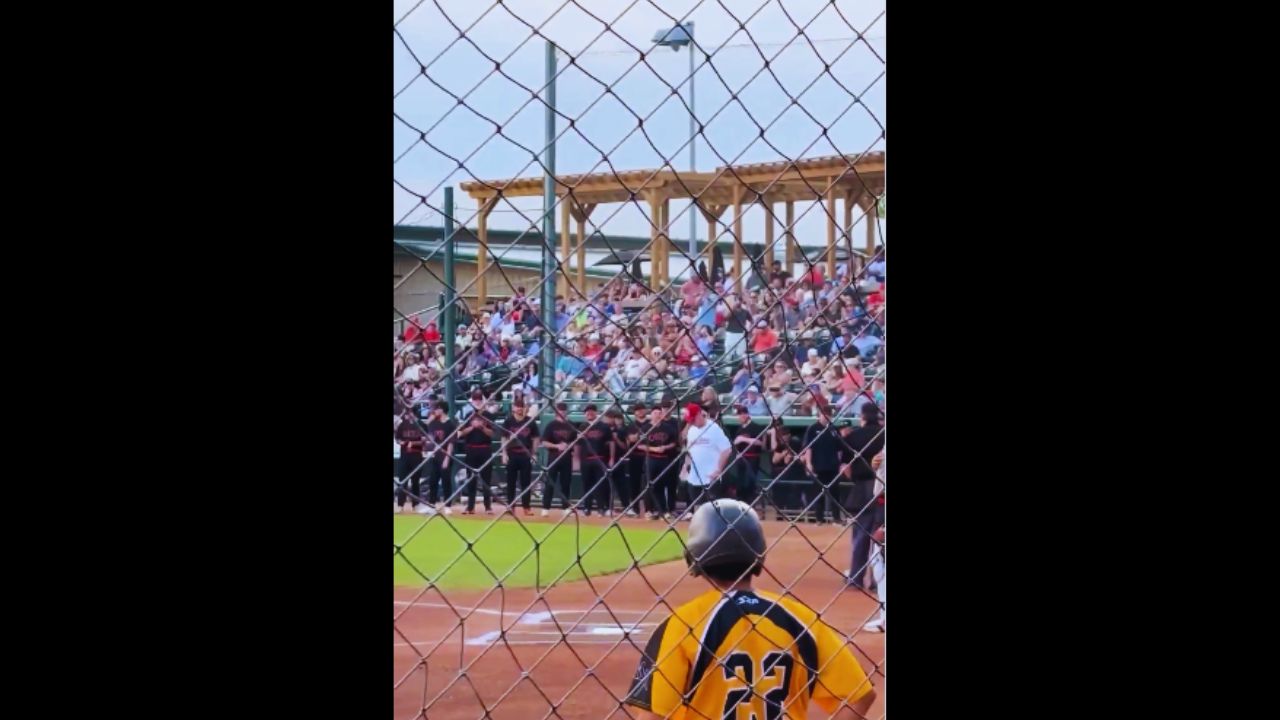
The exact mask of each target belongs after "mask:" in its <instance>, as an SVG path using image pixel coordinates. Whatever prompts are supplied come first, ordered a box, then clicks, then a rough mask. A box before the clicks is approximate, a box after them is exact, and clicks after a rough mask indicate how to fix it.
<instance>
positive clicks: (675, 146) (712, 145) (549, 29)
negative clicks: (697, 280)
mask: <svg viewBox="0 0 1280 720" xmlns="http://www.w3.org/2000/svg"><path fill="white" fill-rule="evenodd" d="M415 4H417V7H416V9H413V8H414V6H415ZM583 7H586V8H587V9H588V10H590V12H591V13H592V14H594V15H595V16H596V17H598V18H600V19H602V20H605V21H607V22H608V23H609V25H610V28H611V29H610V30H609V31H605V29H604V25H602V24H601V23H600V22H599V21H597V20H595V19H593V18H592V17H591V16H590V15H588V14H587V12H586V11H584V10H583V9H582V8H583ZM726 7H727V8H729V9H726ZM411 9H412V11H411V12H410V10H411ZM730 10H731V11H732V13H733V14H730ZM837 10H838V11H839V12H838V13H837ZM884 10H885V8H884V0H837V2H836V3H835V5H834V7H832V3H830V2H829V1H826V0H782V1H781V2H779V0H767V1H766V0H733V2H728V1H727V0H701V1H699V0H638V1H637V0H578V4H575V2H572V1H566V0H504V2H503V3H501V4H495V3H494V2H493V1H492V0H433V1H428V2H421V4H418V0H396V2H395V3H394V14H395V17H394V20H398V21H400V22H399V24H398V25H397V30H398V31H399V33H400V36H401V37H395V36H393V37H392V42H393V44H394V57H395V77H394V80H393V86H394V87H393V92H398V93H399V95H397V96H396V98H395V112H396V114H397V115H398V116H399V117H400V118H402V119H403V121H404V122H402V121H401V120H398V119H395V118H393V119H392V122H393V124H394V127H395V130H394V136H393V137H394V148H393V153H394V156H395V157H397V158H399V160H397V162H396V164H395V181H396V182H397V183H399V184H401V185H404V186H405V187H407V188H409V189H410V190H412V191H413V192H414V193H418V194H422V195H426V196H428V201H429V203H430V204H432V205H434V206H436V207H440V206H442V205H443V194H444V193H443V188H444V187H445V186H446V185H453V186H455V187H456V186H457V185H458V184H459V183H462V182H466V181H470V180H473V179H477V178H478V179H490V180H491V179H499V178H507V177H512V176H520V177H526V176H537V175H541V174H542V168H541V166H540V165H538V164H537V162H535V158H534V156H533V155H532V154H531V151H533V152H540V151H541V148H542V145H543V132H544V125H543V123H544V110H545V106H544V105H543V103H542V102H541V100H536V99H534V98H533V97H532V96H531V92H530V90H539V89H540V88H541V87H542V85H543V84H544V59H543V58H544V43H543V40H542V39H541V38H538V37H536V36H532V30H531V29H530V28H529V27H527V26H525V25H524V24H522V23H521V22H520V21H519V20H517V19H516V17H513V14H514V15H515V16H519V17H520V18H522V19H524V20H525V21H527V22H528V23H529V24H530V25H533V26H540V27H541V28H542V32H543V33H544V34H545V35H546V36H548V37H549V38H551V39H552V40H553V41H554V42H555V43H556V45H557V46H558V47H561V48H563V49H564V51H566V52H567V53H568V54H569V55H572V56H573V58H574V63H575V64H576V66H575V65H571V64H569V62H568V59H567V58H566V56H565V55H564V54H563V53H562V54H561V55H560V60H559V63H560V67H561V68H562V69H564V72H562V73H561V74H560V75H559V77H558V78H557V81H556V94H557V108H558V110H559V111H560V112H561V113H563V114H564V115H566V116H568V117H571V118H573V120H574V127H573V128H569V129H567V132H565V133H564V134H563V135H561V136H560V138H559V140H558V141H557V144H556V155H557V158H556V160H557V163H556V165H557V167H556V171H557V173H560V174H570V173H581V172H606V171H608V170H609V168H610V165H609V164H606V163H605V162H603V161H602V159H601V151H604V152H605V153H607V155H608V161H609V163H610V164H611V165H612V166H613V168H615V169H617V170H619V171H621V170H636V169H653V168H658V167H661V166H663V165H664V163H665V162H667V161H668V160H669V161H670V164H671V167H672V169H675V170H686V169H688V168H689V150H688V145H687V143H688V138H689V132H688V122H689V113H688V110H687V108H686V106H685V104H684V103H682V102H681V101H680V100H679V99H677V98H676V97H673V96H672V89H671V88H672V87H677V88H678V89H679V91H680V94H681V95H682V96H683V97H684V98H685V101H686V102H687V98H688V83H687V79H688V74H689V56H688V50H680V51H672V50H670V49H668V48H658V49H656V50H655V51H653V53H652V54H651V55H650V56H649V63H650V64H651V65H652V66H653V70H650V69H649V68H647V67H645V65H644V64H639V65H636V63H637V61H638V60H639V58H640V54H639V52H637V51H636V50H632V49H630V48H628V47H627V45H626V42H624V40H623V38H626V40H627V41H629V42H631V43H632V44H634V45H635V46H636V47H638V48H645V49H648V48H649V46H650V45H651V38H652V37H653V34H654V33H655V32H656V31H658V30H659V29H662V28H665V27H670V26H671V25H672V24H673V23H674V22H676V21H682V20H692V21H693V22H694V24H695V37H696V39H697V42H698V45H699V46H700V48H701V50H700V51H699V53H698V55H697V56H696V57H697V58H698V60H699V67H698V70H697V73H696V110H697V115H698V118H699V119H700V120H701V121H702V123H704V125H705V128H704V134H703V135H702V136H700V137H699V139H698V145H697V169H698V170H699V171H702V172H707V171H711V170H713V169H714V168H716V167H718V166H722V165H726V164H731V163H735V164H736V163H751V162H771V161H776V160H781V159H785V158H801V157H815V156H823V155H833V154H841V153H843V154H857V153H861V152H866V151H872V150H884V149H885V140H884V137H883V134H884V129H883V128H884V125H885V124H886V122H887V119H886V117H885V90H886V82H887V78H886V77H885V75H884V73H885V70H886V65H885V63H884V62H883V61H882V59H884V58H887V54H886V40H885V36H886V34H887V33H886V30H887V19H886V17H885V15H884ZM406 13H407V15H406ZM664 13H665V14H664ZM735 16H736V17H735ZM842 16H843V17H842ZM402 18H403V19H402ZM739 23H741V24H742V25H744V26H745V30H744V29H742V28H740V27H739ZM473 24H474V26H473ZM453 26H457V28H460V29H465V31H466V40H459V39H458V37H459V32H458V30H455V29H454V27H453ZM798 26H799V27H798ZM800 28H803V33H804V37H799V38H798V37H797V35H798V34H799V33H800ZM602 32H603V33H604V34H603V35H602V34H601V33H602ZM748 33H749V35H748ZM859 33H865V34H864V37H865V38H866V40H865V41H863V40H858V39H857V36H858V34H859ZM597 36H599V37H598V38H597ZM531 37H532V39H530V38H531ZM805 37H807V38H808V39H809V41H812V44H810V42H806V40H805ZM401 38H403V41H402V39H401ZM455 41H456V42H455ZM468 41H470V42H468ZM526 41H527V42H526ZM451 43H452V44H451ZM471 43H474V46H473V45H472V44H471ZM522 43H523V44H522ZM787 43H790V45H789V46H786V44H787ZM406 45H407V46H408V48H406ZM784 46H785V47H784ZM869 46H870V47H869ZM477 48H478V49H477ZM873 48H874V52H873V51H872V49H873ZM410 49H411V50H412V53H411V52H410ZM707 51H710V52H711V57H710V60H709V63H710V64H709V65H708V64H707V60H706V59H705V54H704V53H705V52H707ZM762 54H763V56H764V57H762ZM877 54H878V55H879V57H877V56H876V55H877ZM485 55H488V56H489V57H490V58H493V60H490V59H486V57H485ZM414 56H416V57H417V58H418V59H417V60H415V59H414ZM766 58H767V59H768V60H769V69H768V71H763V72H762V69H763V67H764V60H765V59H766ZM494 60H498V61H501V68H502V72H503V73H506V74H507V75H509V76H510V79H508V78H505V77H503V76H502V75H501V74H499V73H498V72H496V71H495V67H494ZM419 61H421V62H422V63H424V64H427V65H428V69H427V76H425V77H424V76H422V75H421V73H420V65H419ZM824 63H829V64H830V71H829V73H826V72H824V71H823V65H824ZM633 65H635V67H634V68H632V66H633ZM628 68H632V69H630V71H629V72H628ZM655 72H656V74H655ZM588 73H589V75H588ZM591 76H594V77H595V78H596V79H592V77H591ZM753 76H755V77H754V80H753V79H752V77H753ZM601 83H604V84H603V85H602V84H601ZM436 84H438V85H439V86H442V87H443V88H446V89H447V90H448V91H449V92H446V91H445V90H442V89H441V88H440V87H437V86H436ZM521 85H523V86H525V87H521ZM605 85H608V86H609V87H611V89H612V91H613V94H612V95H610V94H607V93H606V92H605ZM841 86H843V87H841ZM450 92H452V93H453V94H455V95H458V96H465V106H462V105H458V103H457V101H456V100H455V99H454V98H453V97H450V95H449V93H450ZM734 93H736V94H737V95H738V98H739V100H740V103H741V105H739V104H737V103H733V102H730V98H731V96H732V95H733V94H734ZM850 93H852V94H850ZM855 96H856V97H855ZM791 97H795V98H796V99H797V102H798V106H789V104H788V103H789V98H791ZM628 108H629V109H628ZM633 112H634V113H635V114H638V115H640V116H641V117H642V118H644V122H643V126H642V127H643V131H644V132H643V133H642V132H640V131H638V130H637V126H638V122H637V119H636V117H635V116H634V115H633V114H632V113H633ZM810 116H812V117H810ZM495 121H496V122H498V123H501V125H502V132H503V134H505V135H506V136H508V137H507V138H504V137H501V136H499V135H497V133H496V132H495V124H494V122H495ZM406 123H408V124H411V125H412V126H413V127H414V128H417V130H415V129H412V128H410V127H409V125H407V124H406ZM566 127H567V122H566V121H565V120H564V119H561V120H560V121H559V123H558V125H557V132H561V131H565V130H566ZM824 127H825V128H826V129H827V131H828V132H827V136H826V137H825V138H824V137H823V135H822V130H823V128H824ZM762 128H765V130H764V135H763V137H761V129H762ZM419 130H420V131H425V132H426V134H427V140H428V141H429V143H430V144H431V145H434V146H435V149H433V148H432V147H430V146H429V145H428V144H427V143H424V142H421V141H420V135H419ZM766 140H767V143H766ZM770 144H771V145H772V147H770ZM593 145H594V146H595V148H593V147H592V146H593ZM522 146H523V147H522ZM596 148H599V149H598V150H597V149H596ZM446 154H447V155H451V156H453V157H454V158H457V159H460V160H463V162H464V167H463V168H459V167H458V164H457V161H456V160H454V159H450V157H448V156H446ZM393 194H394V211H393V213H394V217H393V220H394V221H395V222H397V223H401V224H411V225H439V224H441V223H442V218H441V216H440V215H439V214H438V213H437V212H435V211H434V210H432V209H430V208H427V207H424V206H422V205H421V204H420V201H419V199H418V198H417V197H415V196H414V195H412V194H410V193H409V192H406V191H405V190H404V189H401V188H400V187H398V186H395V185H393ZM454 197H455V201H456V205H457V215H458V218H459V219H460V220H470V222H468V223H467V224H468V225H472V226H474V219H473V218H474V214H475V203H474V201H472V200H471V199H470V198H469V197H467V195H466V194H465V193H463V192H461V190H455V196H454ZM687 206H688V203H687V202H680V201H672V205H671V215H672V233H671V234H672V236H673V237H675V238H683V237H687V235H688V230H687V228H688V222H689V220H688V213H687V211H686V208H687ZM520 211H523V212H520ZM779 212H780V210H779ZM796 214H797V216H798V218H799V221H798V223H797V238H798V240H799V241H800V242H801V243H802V244H804V245H821V244H823V243H825V239H826V217H825V214H824V212H823V211H822V208H820V207H816V206H814V207H811V206H810V204H809V203H797V206H796ZM540 215H541V198H538V197H532V198H518V199H515V200H514V201H505V202H503V203H502V204H501V205H500V206H499V207H498V208H497V209H496V210H495V212H494V213H493V214H492V215H490V219H489V225H490V227H494V228H503V229H526V228H528V227H529V225H530V223H531V222H532V223H539V222H540V220H539V218H540ZM729 218H730V213H726V214H725V216H724V219H725V220H726V221H727V220H729ZM763 218H764V215H763V209H762V208H759V207H756V208H752V209H751V210H749V211H748V212H746V214H745V215H744V235H745V237H744V240H745V241H746V242H760V241H762V240H763V235H764V229H763V222H764V221H763ZM591 220H592V225H589V226H588V232H591V231H592V230H596V229H599V230H601V231H603V232H605V233H617V234H623V235H639V236H644V235H647V234H648V227H649V225H648V221H647V220H646V219H645V217H644V214H643V213H642V212H641V211H640V209H639V208H637V207H635V206H634V205H628V204H617V205H611V206H607V207H603V208H601V209H598V210H597V211H596V212H595V214H593V215H592V218H591ZM697 228H698V230H697V231H698V234H699V237H700V238H702V239H705V234H706V223H705V222H703V221H702V220H701V219H699V220H698V222H697ZM886 228H887V221H886V220H881V224H880V229H881V233H882V234H883V232H884V231H885V230H886ZM854 232H855V234H854V238H855V241H854V242H855V245H856V246H861V244H862V241H861V239H862V237H863V235H862V231H861V227H860V226H859V227H855V230H854ZM777 236H778V237H781V233H777ZM778 252H779V253H780V252H781V242H779V243H778ZM674 262H675V258H674V257H673V263H674ZM674 271H675V267H674V265H673V272H674Z"/></svg>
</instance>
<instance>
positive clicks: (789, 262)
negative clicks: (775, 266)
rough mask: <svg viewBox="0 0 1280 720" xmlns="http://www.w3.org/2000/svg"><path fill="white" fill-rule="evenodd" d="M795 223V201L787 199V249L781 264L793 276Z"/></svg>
mask: <svg viewBox="0 0 1280 720" xmlns="http://www.w3.org/2000/svg"><path fill="white" fill-rule="evenodd" d="M795 225H796V201H795V200H788V201H787V227H786V230H785V232H786V234H787V235H786V237H787V249H786V256H785V257H784V258H783V260H784V263H783V264H784V265H785V266H786V268H787V274H788V275H791V276H793V277H794V276H795V267H794V265H795V258H796V233H795Z"/></svg>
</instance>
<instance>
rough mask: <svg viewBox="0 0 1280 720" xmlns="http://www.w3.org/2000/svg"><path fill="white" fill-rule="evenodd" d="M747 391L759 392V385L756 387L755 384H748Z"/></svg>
mask: <svg viewBox="0 0 1280 720" xmlns="http://www.w3.org/2000/svg"><path fill="white" fill-rule="evenodd" d="M747 392H749V393H759V392H760V388H759V387H757V386H755V385H748V386H747Z"/></svg>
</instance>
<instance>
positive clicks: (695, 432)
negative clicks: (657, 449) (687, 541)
mask: <svg viewBox="0 0 1280 720" xmlns="http://www.w3.org/2000/svg"><path fill="white" fill-rule="evenodd" d="M684 412H685V422H686V423H688V430H686V435H685V456H684V468H683V469H682V470H681V471H680V477H681V478H682V479H684V480H685V481H686V482H687V487H686V488H685V502H686V506H685V515H684V517H692V515H693V511H694V510H696V509H697V506H698V505H699V504H700V503H702V502H708V501H710V500H712V499H713V496H714V497H724V494H723V492H722V491H721V488H722V485H723V484H722V483H721V482H719V480H720V475H721V473H723V472H724V469H725V468H726V467H727V466H728V464H729V457H730V456H731V455H733V445H732V444H731V443H730V442H729V437H728V436H727V435H725V434H724V429H723V428H721V427H720V425H719V424H718V423H714V422H711V419H710V418H708V417H707V414H706V413H705V412H703V410H702V406H701V405H698V404H697V403H689V404H688V405H686V406H685V409H684Z"/></svg>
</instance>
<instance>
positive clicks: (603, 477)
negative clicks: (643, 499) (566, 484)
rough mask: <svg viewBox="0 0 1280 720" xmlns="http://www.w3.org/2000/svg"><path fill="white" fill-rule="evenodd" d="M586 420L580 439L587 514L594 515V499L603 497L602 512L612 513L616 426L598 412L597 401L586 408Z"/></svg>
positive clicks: (581, 468) (580, 467)
mask: <svg viewBox="0 0 1280 720" xmlns="http://www.w3.org/2000/svg"><path fill="white" fill-rule="evenodd" d="M583 410H584V412H586V414H587V420H586V422H584V423H582V427H581V428H580V429H579V431H580V432H581V433H582V435H583V440H582V442H580V443H578V468H579V469H580V470H581V472H582V500H583V504H585V505H586V513H585V514H586V515H587V517H590V516H591V510H592V508H593V506H594V505H595V501H596V500H599V501H600V513H601V514H602V515H604V516H605V517H612V516H613V497H612V494H611V493H610V492H609V479H608V469H609V467H611V466H612V465H613V428H611V427H609V424H608V423H607V422H605V420H604V419H603V418H601V417H599V416H598V415H597V413H598V412H599V410H598V409H597V408H596V406H595V403H590V404H588V405H587V406H586V408H584V409H583Z"/></svg>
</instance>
